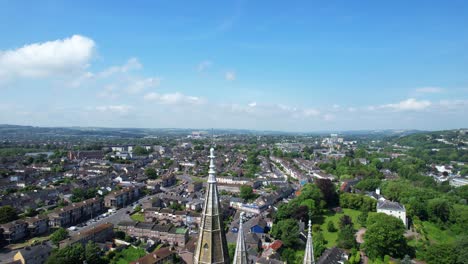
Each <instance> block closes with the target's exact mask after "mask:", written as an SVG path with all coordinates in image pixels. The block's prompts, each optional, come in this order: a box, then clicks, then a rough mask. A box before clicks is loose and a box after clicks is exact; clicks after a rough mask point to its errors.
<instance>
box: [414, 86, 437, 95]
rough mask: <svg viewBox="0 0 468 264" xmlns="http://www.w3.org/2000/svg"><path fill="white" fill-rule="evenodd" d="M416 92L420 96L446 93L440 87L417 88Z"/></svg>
mask: <svg viewBox="0 0 468 264" xmlns="http://www.w3.org/2000/svg"><path fill="white" fill-rule="evenodd" d="M415 92H416V93H419V94H435V93H442V92H444V89H443V88H440V87H421V88H417V89H416V90H415Z"/></svg>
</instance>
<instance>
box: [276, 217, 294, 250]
mask: <svg viewBox="0 0 468 264" xmlns="http://www.w3.org/2000/svg"><path fill="white" fill-rule="evenodd" d="M271 235H272V236H273V237H274V238H276V239H280V240H281V241H283V245H284V246H286V247H294V246H295V245H296V244H297V243H298V240H299V226H298V224H297V221H296V220H294V219H286V220H281V221H279V222H278V223H276V224H275V225H273V228H272V229H271Z"/></svg>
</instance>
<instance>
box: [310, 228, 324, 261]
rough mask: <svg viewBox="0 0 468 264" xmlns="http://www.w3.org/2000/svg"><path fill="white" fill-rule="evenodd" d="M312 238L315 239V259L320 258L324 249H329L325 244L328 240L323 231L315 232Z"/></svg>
mask: <svg viewBox="0 0 468 264" xmlns="http://www.w3.org/2000/svg"><path fill="white" fill-rule="evenodd" d="M312 238H313V240H314V256H315V259H318V258H319V257H320V256H321V255H322V253H323V251H325V249H327V247H326V246H325V244H326V243H327V241H326V240H325V238H324V237H323V234H322V232H317V233H314V234H313V237H312Z"/></svg>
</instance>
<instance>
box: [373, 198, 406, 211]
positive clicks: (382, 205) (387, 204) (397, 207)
mask: <svg viewBox="0 0 468 264" xmlns="http://www.w3.org/2000/svg"><path fill="white" fill-rule="evenodd" d="M377 209H380V210H391V211H403V212H405V211H406V209H405V206H404V205H402V204H400V203H397V202H392V201H388V200H385V201H378V202H377Z"/></svg>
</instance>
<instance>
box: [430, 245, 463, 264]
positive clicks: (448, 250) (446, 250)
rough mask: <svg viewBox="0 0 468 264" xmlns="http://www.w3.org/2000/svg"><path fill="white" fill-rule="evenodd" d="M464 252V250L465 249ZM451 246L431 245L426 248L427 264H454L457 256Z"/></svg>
mask: <svg viewBox="0 0 468 264" xmlns="http://www.w3.org/2000/svg"><path fill="white" fill-rule="evenodd" d="M465 250H466V248H465ZM454 253H455V250H454V247H453V245H452V244H446V243H445V244H433V245H431V246H429V247H428V248H427V251H426V256H425V260H426V262H427V264H456V263H457V254H454Z"/></svg>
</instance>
